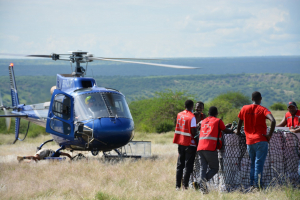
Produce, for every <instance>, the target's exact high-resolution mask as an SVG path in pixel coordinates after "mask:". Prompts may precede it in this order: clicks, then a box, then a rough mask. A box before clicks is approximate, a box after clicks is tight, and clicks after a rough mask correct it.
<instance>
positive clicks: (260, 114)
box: [238, 104, 271, 145]
mask: <svg viewBox="0 0 300 200" xmlns="http://www.w3.org/2000/svg"><path fill="white" fill-rule="evenodd" d="M268 114H271V112H270V111H269V110H268V109H267V108H265V107H263V106H261V105H256V104H251V105H246V106H243V108H242V109H241V111H240V113H239V115H238V117H239V118H240V119H241V120H243V121H244V131H245V134H246V144H248V145H251V144H255V143H257V142H262V141H266V142H267V138H266V137H265V136H264V135H266V133H267V124H266V116H267V115H268Z"/></svg>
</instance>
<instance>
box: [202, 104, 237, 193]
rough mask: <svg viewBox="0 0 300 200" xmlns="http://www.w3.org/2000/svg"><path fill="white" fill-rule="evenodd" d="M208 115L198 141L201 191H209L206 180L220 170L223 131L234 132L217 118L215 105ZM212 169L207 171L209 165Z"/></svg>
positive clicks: (203, 122)
mask: <svg viewBox="0 0 300 200" xmlns="http://www.w3.org/2000/svg"><path fill="white" fill-rule="evenodd" d="M208 115H209V116H208V117H207V118H205V119H204V120H203V121H202V123H201V129H200V137H199V143H198V148H197V151H198V155H199V157H200V183H199V185H200V191H201V192H202V193H204V194H206V193H208V190H207V186H206V182H207V181H209V180H210V179H211V178H212V177H213V176H214V175H215V174H216V173H218V171H219V159H218V152H217V149H220V148H221V147H222V141H221V138H222V131H223V132H225V133H232V130H231V129H228V128H226V126H225V125H224V122H223V121H222V120H221V119H219V118H217V116H218V109H217V108H216V107H215V106H212V107H210V108H209V111H208ZM208 166H209V168H210V170H209V171H208V172H207V167H208Z"/></svg>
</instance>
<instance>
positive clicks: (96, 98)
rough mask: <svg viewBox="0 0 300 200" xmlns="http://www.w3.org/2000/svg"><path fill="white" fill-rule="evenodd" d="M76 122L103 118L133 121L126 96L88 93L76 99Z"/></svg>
mask: <svg viewBox="0 0 300 200" xmlns="http://www.w3.org/2000/svg"><path fill="white" fill-rule="evenodd" d="M74 105H75V120H76V121H82V120H88V119H93V118H102V117H122V118H129V119H132V116H131V114H130V111H129V108H128V105H127V102H126V100H125V98H124V96H122V95H120V94H116V93H105V92H102V93H100V92H99V93H86V94H81V95H78V96H77V97H76V98H75V103H74Z"/></svg>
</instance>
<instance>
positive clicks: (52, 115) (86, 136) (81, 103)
mask: <svg viewBox="0 0 300 200" xmlns="http://www.w3.org/2000/svg"><path fill="white" fill-rule="evenodd" d="M0 55H9V56H27V57H39V58H52V59H53V60H66V61H70V62H71V63H76V67H75V71H74V72H72V74H57V78H56V86H54V87H52V89H51V93H52V98H51V101H50V102H45V103H39V104H32V105H24V104H20V102H19V98H18V91H17V84H16V80H15V75H14V66H13V64H12V63H11V64H10V65H9V76H10V85H11V100H12V106H4V105H3V104H2V99H1V102H0V103H1V105H0V108H1V109H2V110H4V112H5V115H1V116H0V117H5V118H6V121H7V125H8V126H9V124H10V123H9V119H10V118H12V117H13V118H15V119H16V120H15V141H14V143H15V142H16V141H17V140H21V141H22V140H23V139H20V138H19V128H20V120H21V118H22V119H25V120H28V121H29V122H32V123H35V124H37V125H40V126H42V127H45V128H46V132H48V133H50V134H51V136H52V137H53V139H52V140H48V141H46V142H44V143H43V144H41V146H40V147H38V149H41V148H42V146H43V145H45V144H46V143H48V142H51V141H53V140H54V141H55V142H56V143H57V144H58V145H59V146H60V148H59V149H58V150H57V152H59V151H60V150H63V149H66V150H71V151H91V152H92V154H93V155H97V154H98V153H99V151H102V152H103V153H104V152H108V151H111V150H115V151H116V152H117V153H118V154H119V152H118V151H117V150H116V149H117V148H119V147H122V146H124V145H126V144H127V143H128V142H130V141H131V140H132V139H133V137H134V132H133V131H134V122H133V119H132V116H131V114H130V110H129V107H128V104H127V102H126V100H125V96H124V95H123V94H122V93H121V92H119V91H118V90H115V89H111V88H104V87H98V86H97V84H96V81H95V79H93V78H88V77H84V75H85V72H86V69H84V68H83V67H81V66H80V64H81V63H88V62H92V61H93V60H103V61H115V62H125V63H135V64H144V65H154V66H161V67H171V68H182V69H195V68H197V67H187V66H178V65H167V64H157V63H146V62H137V61H132V60H151V59H130V58H103V57H93V55H92V54H88V52H83V51H72V52H70V53H69V54H51V55H20V54H0ZM10 109H11V110H12V111H11V112H10V113H8V110H10ZM28 127H29V123H28ZM27 131H28V130H27ZM24 139H25V138H24Z"/></svg>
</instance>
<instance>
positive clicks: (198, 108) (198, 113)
mask: <svg viewBox="0 0 300 200" xmlns="http://www.w3.org/2000/svg"><path fill="white" fill-rule="evenodd" d="M203 110H204V103H203V102H202V101H198V102H197V103H196V105H195V112H194V115H195V118H196V124H197V128H196V130H197V131H196V138H195V140H196V143H197V144H198V141H199V135H200V128H201V122H202V120H204V119H205V118H206V115H205V114H204V113H203Z"/></svg>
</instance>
